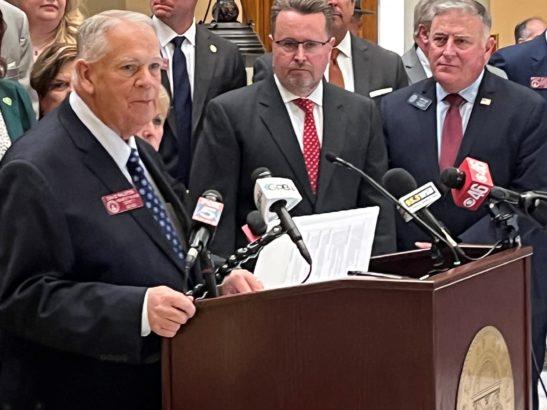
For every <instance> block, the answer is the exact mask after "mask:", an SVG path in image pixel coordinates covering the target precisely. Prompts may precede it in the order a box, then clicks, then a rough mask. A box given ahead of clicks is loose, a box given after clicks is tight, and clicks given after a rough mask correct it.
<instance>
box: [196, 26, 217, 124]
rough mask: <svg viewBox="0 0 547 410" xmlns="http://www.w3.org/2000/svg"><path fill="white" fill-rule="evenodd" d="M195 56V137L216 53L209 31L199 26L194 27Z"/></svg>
mask: <svg viewBox="0 0 547 410" xmlns="http://www.w3.org/2000/svg"><path fill="white" fill-rule="evenodd" d="M195 50H196V55H195V63H194V95H193V100H192V135H195V131H196V127H197V125H198V124H199V120H200V118H201V116H202V115H203V110H204V108H205V107H204V106H205V99H206V98H207V93H208V91H209V84H210V82H211V78H212V77H213V73H214V71H215V66H216V64H217V54H218V52H213V51H212V50H216V46H214V47H211V42H210V33H209V30H207V29H206V28H204V27H203V26H201V25H199V24H198V25H196V47H195Z"/></svg>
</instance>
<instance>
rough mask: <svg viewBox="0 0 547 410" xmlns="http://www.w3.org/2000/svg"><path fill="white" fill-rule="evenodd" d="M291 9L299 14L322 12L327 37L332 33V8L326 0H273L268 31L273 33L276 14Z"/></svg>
mask: <svg viewBox="0 0 547 410" xmlns="http://www.w3.org/2000/svg"><path fill="white" fill-rule="evenodd" d="M288 10H293V11H296V12H297V13H300V14H316V13H322V14H323V15H324V16H325V20H326V24H325V29H326V31H327V34H328V35H329V37H330V36H331V34H332V8H331V6H329V4H328V2H327V0H275V1H274V3H273V4H272V10H271V13H270V31H271V33H272V36H273V35H274V34H275V23H276V21H277V16H278V15H279V13H281V12H282V11H288Z"/></svg>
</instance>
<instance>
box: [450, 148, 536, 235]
mask: <svg viewBox="0 0 547 410" xmlns="http://www.w3.org/2000/svg"><path fill="white" fill-rule="evenodd" d="M441 182H442V183H443V184H444V185H446V186H447V187H449V188H452V198H453V199H454V203H455V204H456V206H459V207H460V208H466V209H469V210H471V211H476V210H477V208H478V207H479V206H480V205H482V203H483V202H484V201H485V200H488V201H489V202H491V203H493V202H505V203H507V204H509V205H512V206H513V207H515V208H517V209H518V210H520V211H522V212H523V213H524V215H525V216H527V217H530V218H532V219H533V220H535V221H536V222H537V223H539V224H540V225H541V226H542V227H543V228H545V227H546V226H547V192H543V191H526V192H522V193H520V192H515V191H512V190H510V189H507V188H502V187H499V186H494V184H493V183H492V178H491V176H490V171H489V167H488V164H487V163H485V162H481V161H477V160H475V159H472V158H466V159H465V160H464V161H463V162H462V164H461V165H460V167H459V168H447V169H445V170H444V171H443V173H442V174H441Z"/></svg>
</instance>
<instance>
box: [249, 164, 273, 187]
mask: <svg viewBox="0 0 547 410" xmlns="http://www.w3.org/2000/svg"><path fill="white" fill-rule="evenodd" d="M271 176H272V173H271V172H270V170H269V169H268V168H266V167H259V168H257V169H255V170H254V171H253V173H252V174H251V181H253V185H254V184H255V183H256V180H257V179H258V178H267V177H271Z"/></svg>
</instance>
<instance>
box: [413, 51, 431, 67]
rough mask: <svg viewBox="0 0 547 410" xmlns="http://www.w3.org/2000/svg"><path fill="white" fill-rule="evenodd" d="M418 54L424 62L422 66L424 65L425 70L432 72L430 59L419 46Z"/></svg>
mask: <svg viewBox="0 0 547 410" xmlns="http://www.w3.org/2000/svg"><path fill="white" fill-rule="evenodd" d="M416 55H417V56H418V60H419V61H420V63H421V64H422V67H424V70H425V72H426V73H427V72H431V66H430V64H429V60H428V58H427V56H426V55H425V53H424V51H423V50H422V49H421V48H420V47H419V46H416Z"/></svg>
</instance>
